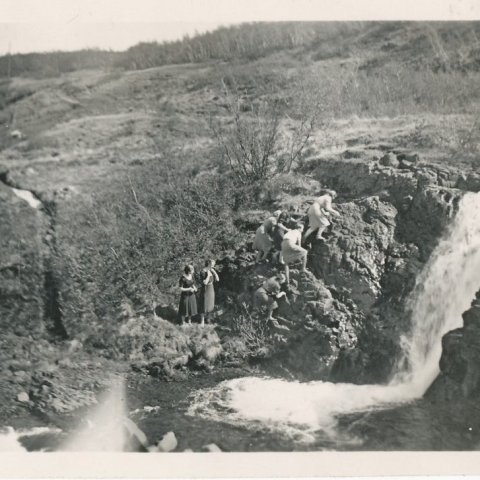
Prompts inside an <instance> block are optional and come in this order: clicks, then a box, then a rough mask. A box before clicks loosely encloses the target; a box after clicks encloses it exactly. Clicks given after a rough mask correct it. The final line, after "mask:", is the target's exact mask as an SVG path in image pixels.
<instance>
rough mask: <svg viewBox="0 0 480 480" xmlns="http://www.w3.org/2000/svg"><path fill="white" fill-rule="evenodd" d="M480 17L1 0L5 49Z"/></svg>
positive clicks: (193, 2)
mask: <svg viewBox="0 0 480 480" xmlns="http://www.w3.org/2000/svg"><path fill="white" fill-rule="evenodd" d="M399 19H404V20H416V19H424V20H425V19H442V20H448V19H477V20H478V19H480V2H479V1H478V0H442V1H438V0H402V1H401V2H386V1H385V0H0V55H2V54H5V53H7V52H9V51H10V52H11V53H26V52H41V51H52V50H76V49H81V48H88V47H98V48H103V49H112V50H124V49H126V48H128V47H130V46H132V45H135V44H136V43H139V42H145V41H152V40H156V41H164V40H175V39H179V38H182V37H183V36H184V35H186V34H188V35H194V34H195V32H204V31H206V30H213V29H215V28H217V27H218V26H220V25H230V24H234V23H241V22H250V21H285V20H399Z"/></svg>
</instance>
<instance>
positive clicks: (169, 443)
mask: <svg viewBox="0 0 480 480" xmlns="http://www.w3.org/2000/svg"><path fill="white" fill-rule="evenodd" d="M177 445H178V440H177V437H176V436H175V433H173V432H168V433H166V434H165V435H164V436H163V437H162V439H161V440H160V441H159V442H158V443H157V448H158V451H159V452H172V451H173V450H175V449H176V448H177Z"/></svg>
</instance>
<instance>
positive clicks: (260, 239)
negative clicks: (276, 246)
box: [253, 210, 281, 263]
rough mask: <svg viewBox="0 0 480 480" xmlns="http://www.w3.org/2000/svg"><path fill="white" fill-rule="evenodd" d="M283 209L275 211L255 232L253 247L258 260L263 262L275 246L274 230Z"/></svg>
mask: <svg viewBox="0 0 480 480" xmlns="http://www.w3.org/2000/svg"><path fill="white" fill-rule="evenodd" d="M280 213H281V211H280V210H277V211H276V212H273V216H271V217H268V218H267V219H266V220H265V221H264V222H263V224H262V225H260V226H259V227H258V228H257V231H256V232H255V240H254V241H253V249H254V250H256V251H257V256H256V262H257V263H259V262H263V261H264V260H266V259H267V256H268V254H269V252H270V250H271V249H272V247H273V238H272V237H273V232H274V229H275V226H276V225H277V220H278V216H279V215H280Z"/></svg>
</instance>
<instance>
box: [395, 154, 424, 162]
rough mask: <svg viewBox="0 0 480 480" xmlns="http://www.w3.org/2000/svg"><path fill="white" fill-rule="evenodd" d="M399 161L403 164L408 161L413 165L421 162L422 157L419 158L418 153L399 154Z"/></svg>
mask: <svg viewBox="0 0 480 480" xmlns="http://www.w3.org/2000/svg"><path fill="white" fill-rule="evenodd" d="M397 159H398V160H400V161H401V162H403V161H406V162H410V163H411V164H414V163H418V161H419V160H420V157H419V156H418V153H399V154H398V155H397Z"/></svg>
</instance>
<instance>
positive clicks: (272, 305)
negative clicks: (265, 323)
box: [267, 298, 278, 320]
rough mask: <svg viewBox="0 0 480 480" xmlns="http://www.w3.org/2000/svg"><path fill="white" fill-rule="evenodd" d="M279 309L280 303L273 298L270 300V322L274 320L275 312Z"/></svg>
mask: <svg viewBox="0 0 480 480" xmlns="http://www.w3.org/2000/svg"><path fill="white" fill-rule="evenodd" d="M277 308H278V303H277V302H276V301H275V300H273V298H269V299H268V317H267V319H268V320H273V311H274V310H276V309H277Z"/></svg>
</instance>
